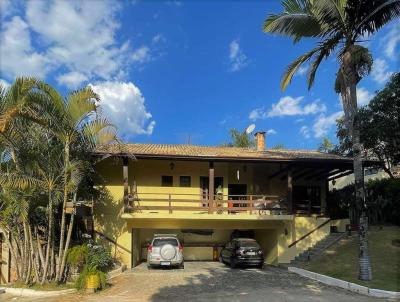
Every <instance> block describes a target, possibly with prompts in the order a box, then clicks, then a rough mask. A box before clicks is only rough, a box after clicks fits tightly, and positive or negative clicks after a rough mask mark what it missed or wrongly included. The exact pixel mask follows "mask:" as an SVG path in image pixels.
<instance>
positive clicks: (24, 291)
mask: <svg viewBox="0 0 400 302" xmlns="http://www.w3.org/2000/svg"><path fill="white" fill-rule="evenodd" d="M4 290H5V292H6V293H7V294H12V295H16V296H20V297H39V296H40V297H54V296H61V295H66V294H72V293H75V292H76V289H74V288H71V289H64V290H53V291H50V290H49V291H45V290H34V289H29V288H12V287H5V288H4Z"/></svg>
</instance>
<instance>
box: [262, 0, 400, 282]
mask: <svg viewBox="0 0 400 302" xmlns="http://www.w3.org/2000/svg"><path fill="white" fill-rule="evenodd" d="M282 6H283V8H284V11H283V12H282V13H279V14H271V15H269V16H268V17H267V19H266V20H265V23H264V31H265V32H267V33H277V34H282V35H285V36H288V37H290V38H291V39H293V41H294V42H295V43H297V42H299V41H300V40H301V39H303V38H314V39H318V42H317V47H315V48H314V49H312V50H310V51H309V52H307V53H305V54H304V55H301V56H300V57H299V58H297V59H296V60H295V61H294V62H293V63H291V64H290V65H289V66H288V68H287V70H286V72H285V73H284V76H283V78H282V82H281V88H282V89H285V88H286V87H287V85H288V84H289V83H290V81H291V79H292V78H293V76H294V75H295V73H296V72H297V70H298V69H299V68H300V66H301V65H302V64H304V63H307V62H310V68H309V70H308V76H307V78H308V87H309V88H310V87H311V86H312V85H313V83H314V79H315V75H316V71H317V69H318V67H319V65H320V64H321V62H322V60H324V59H326V58H328V57H329V56H331V55H332V54H333V53H334V52H336V54H337V59H338V62H339V65H340V67H339V70H338V72H337V78H336V83H335V90H336V91H337V92H338V93H340V95H341V97H342V102H343V108H344V114H345V125H346V128H347V131H348V136H349V137H351V142H352V149H353V158H354V176H355V191H356V202H357V204H359V205H360V207H361V208H362V210H361V214H360V225H359V229H360V231H359V239H360V240H359V243H360V244H359V249H360V252H359V278H360V279H361V280H371V279H372V271H371V265H370V259H369V253H368V238H367V227H368V223H367V217H366V202H365V190H364V173H363V167H362V158H361V153H362V149H361V148H362V146H361V144H360V128H359V120H358V119H357V117H356V111H357V95H356V87H357V84H358V83H359V81H360V80H361V79H362V78H363V77H364V76H365V75H366V74H368V73H369V71H370V70H371V66H372V57H371V54H370V53H369V51H368V49H367V48H365V47H363V46H361V45H360V44H359V42H360V41H362V39H363V38H364V37H365V36H366V35H371V34H374V33H375V32H376V31H378V30H379V29H380V28H382V26H384V25H385V24H387V23H388V22H390V21H391V20H393V19H395V18H397V17H399V15H400V1H399V0H347V1H346V0H315V1H313V0H285V1H283V2H282Z"/></svg>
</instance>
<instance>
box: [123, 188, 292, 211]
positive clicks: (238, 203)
mask: <svg viewBox="0 0 400 302" xmlns="http://www.w3.org/2000/svg"><path fill="white" fill-rule="evenodd" d="M124 202H125V208H124V209H125V213H141V212H167V213H170V214H172V213H175V212H178V211H189V212H204V213H209V214H214V213H217V214H224V213H227V214H245V213H246V214H250V215H285V214H288V211H287V204H286V199H285V198H282V197H281V196H273V195H222V194H216V195H214V199H210V198H209V196H208V195H207V194H177V193H139V194H136V196H134V195H127V196H126V197H125V199H124Z"/></svg>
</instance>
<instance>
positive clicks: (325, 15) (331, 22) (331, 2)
mask: <svg viewBox="0 0 400 302" xmlns="http://www.w3.org/2000/svg"><path fill="white" fill-rule="evenodd" d="M346 4H347V0H319V1H315V2H314V3H313V5H314V12H315V16H316V18H317V19H318V20H319V23H320V24H323V25H324V29H325V35H328V34H332V33H335V34H337V33H338V32H341V33H342V34H343V35H345V34H346V33H347V32H348V31H349V28H348V27H347V24H346Z"/></svg>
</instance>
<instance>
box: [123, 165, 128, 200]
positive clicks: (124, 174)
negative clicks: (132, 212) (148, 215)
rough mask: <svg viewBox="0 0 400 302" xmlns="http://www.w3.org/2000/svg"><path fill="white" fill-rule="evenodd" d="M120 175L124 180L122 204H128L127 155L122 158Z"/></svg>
mask: <svg viewBox="0 0 400 302" xmlns="http://www.w3.org/2000/svg"><path fill="white" fill-rule="evenodd" d="M122 164H123V167H122V177H123V181H124V204H125V206H128V194H129V184H128V165H129V160H128V158H127V157H124V158H123V159H122Z"/></svg>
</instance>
